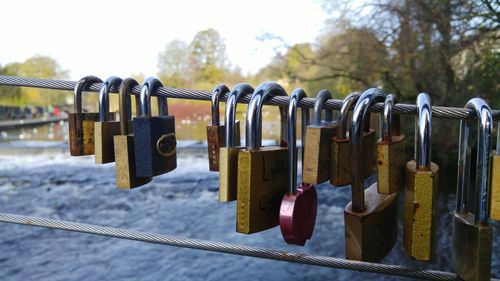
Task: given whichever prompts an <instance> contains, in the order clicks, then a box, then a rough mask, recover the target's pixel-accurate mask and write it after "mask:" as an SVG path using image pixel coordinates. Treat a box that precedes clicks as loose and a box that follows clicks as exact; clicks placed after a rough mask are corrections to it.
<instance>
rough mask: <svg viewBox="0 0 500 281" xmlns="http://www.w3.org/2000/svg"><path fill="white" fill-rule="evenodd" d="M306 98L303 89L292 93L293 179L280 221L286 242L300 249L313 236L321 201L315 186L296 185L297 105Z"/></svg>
mask: <svg viewBox="0 0 500 281" xmlns="http://www.w3.org/2000/svg"><path fill="white" fill-rule="evenodd" d="M328 94H329V93H328ZM304 97H306V94H305V92H304V91H303V90H302V89H296V90H294V91H293V92H292V95H291V97H290V102H289V104H288V171H289V177H290V179H289V186H288V188H289V191H288V193H286V194H285V196H283V199H282V200H281V205H280V221H279V223H280V229H281V235H283V239H285V241H286V242H287V243H288V244H295V245H300V246H304V244H305V243H306V240H308V239H311V237H312V233H313V231H314V225H315V224H316V210H317V201H318V198H317V194H316V188H315V187H314V185H312V184H309V183H305V182H304V183H302V184H300V185H298V186H297V132H296V127H297V104H298V103H299V101H300V99H302V98H304ZM304 109H305V108H302V116H305V115H306V113H305V111H306V110H304ZM315 109H316V107H315ZM320 113H321V109H320ZM320 119H321V118H320ZM302 133H303V132H302Z"/></svg>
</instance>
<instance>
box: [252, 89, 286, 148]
mask: <svg viewBox="0 0 500 281" xmlns="http://www.w3.org/2000/svg"><path fill="white" fill-rule="evenodd" d="M274 96H288V95H287V93H286V91H285V89H283V87H281V86H280V85H279V84H278V83H276V82H272V81H268V82H264V83H262V84H260V85H259V86H258V87H257V88H256V89H255V91H254V92H253V94H252V97H251V98H250V102H249V103H248V108H247V122H246V124H245V128H246V134H245V144H246V148H247V149H259V148H260V147H262V106H263V105H264V102H266V101H267V100H268V99H270V98H272V97H274ZM280 119H281V134H280V135H281V139H280V146H281V145H284V144H285V143H286V140H287V126H286V122H287V112H286V107H283V106H280Z"/></svg>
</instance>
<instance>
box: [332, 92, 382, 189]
mask: <svg viewBox="0 0 500 281" xmlns="http://www.w3.org/2000/svg"><path fill="white" fill-rule="evenodd" d="M358 98H359V93H352V94H350V95H348V96H347V97H346V98H345V99H344V100H343V102H342V107H341V108H340V114H339V118H338V120H337V134H336V135H335V136H334V137H333V138H332V142H331V150H330V153H331V164H330V183H331V184H332V185H334V186H343V185H348V184H350V183H351V160H350V159H351V157H350V154H351V140H350V138H348V137H347V121H348V117H349V110H350V109H351V108H352V106H353V105H354V104H356V101H357V100H358ZM363 129H364V130H363V136H362V138H361V142H362V150H361V155H362V157H361V159H362V161H363V165H362V173H361V174H362V176H363V178H367V177H369V176H370V175H371V174H372V168H373V167H372V165H373V157H374V153H373V150H374V149H375V141H376V139H375V131H373V130H370V118H367V119H366V120H365V123H364V126H363Z"/></svg>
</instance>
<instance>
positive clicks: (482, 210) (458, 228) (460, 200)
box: [451, 98, 493, 281]
mask: <svg viewBox="0 0 500 281" xmlns="http://www.w3.org/2000/svg"><path fill="white" fill-rule="evenodd" d="M465 108H467V109H473V110H474V112H475V113H476V116H477V118H478V121H477V123H478V127H479V137H478V139H477V140H478V144H477V163H476V167H475V168H476V179H475V181H474V183H473V184H474V188H471V183H470V178H469V175H470V166H471V164H470V162H469V161H468V158H469V157H470V150H471V149H470V147H469V143H470V142H471V135H472V134H471V123H472V121H471V120H462V121H461V122H460V142H459V152H458V179H457V208H456V211H455V213H454V217H453V231H452V252H451V265H452V267H453V269H455V272H456V273H457V274H458V275H459V276H460V277H461V278H463V279H464V280H466V281H472V280H474V281H479V280H490V277H491V276H490V275H491V255H492V238H493V237H492V235H493V234H492V232H493V230H492V227H491V226H490V225H489V210H490V209H489V206H488V205H489V202H490V201H489V199H490V198H489V196H490V183H491V182H490V180H491V178H490V176H491V170H490V169H491V157H490V153H491V148H492V142H493V117H492V115H491V109H490V107H489V106H488V104H487V103H486V102H485V101H484V100H483V99H480V98H473V99H471V100H469V102H467V104H466V105H465ZM468 192H474V195H475V198H474V201H475V202H467V199H468ZM471 203H474V204H472V206H474V207H473V210H474V213H473V214H472V213H470V212H469V211H468V208H470V204H471Z"/></svg>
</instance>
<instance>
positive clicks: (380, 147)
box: [377, 95, 406, 194]
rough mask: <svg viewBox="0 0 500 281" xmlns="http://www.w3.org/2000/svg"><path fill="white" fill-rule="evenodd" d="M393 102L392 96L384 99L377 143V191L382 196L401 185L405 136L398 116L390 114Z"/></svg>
mask: <svg viewBox="0 0 500 281" xmlns="http://www.w3.org/2000/svg"><path fill="white" fill-rule="evenodd" d="M395 102H396V97H395V96H394V95H387V97H386V98H385V102H384V112H383V119H384V120H383V124H382V138H381V139H379V140H378V141H377V189H378V193H383V194H389V193H393V192H397V191H399V187H400V186H402V185H403V169H404V165H405V160H406V157H405V147H404V139H405V135H403V134H401V131H400V128H399V115H393V114H392V106H393V105H394V103H395Z"/></svg>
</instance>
